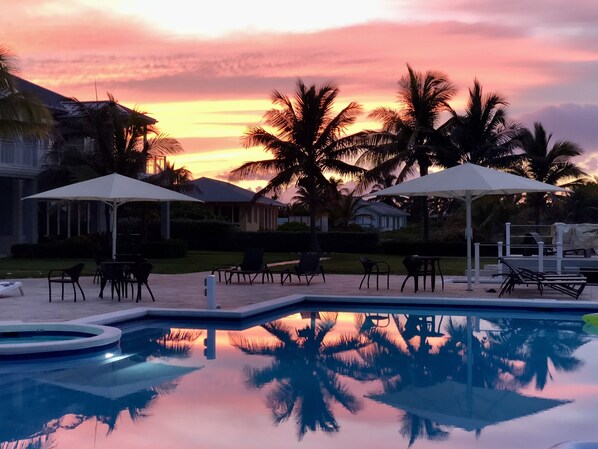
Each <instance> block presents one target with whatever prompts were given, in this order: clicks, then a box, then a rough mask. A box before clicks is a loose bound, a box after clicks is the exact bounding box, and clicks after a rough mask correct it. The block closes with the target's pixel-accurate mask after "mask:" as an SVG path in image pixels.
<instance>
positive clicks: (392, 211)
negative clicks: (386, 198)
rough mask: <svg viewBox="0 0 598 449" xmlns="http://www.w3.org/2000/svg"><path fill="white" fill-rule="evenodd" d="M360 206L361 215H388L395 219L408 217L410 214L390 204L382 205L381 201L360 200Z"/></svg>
mask: <svg viewBox="0 0 598 449" xmlns="http://www.w3.org/2000/svg"><path fill="white" fill-rule="evenodd" d="M359 205H360V206H362V205H363V207H361V208H360V209H359V213H360V214H366V213H370V214H375V215H386V216H395V217H408V216H409V214H408V213H407V212H405V211H404V210H402V209H399V208H398V207H394V206H391V205H390V204H386V203H381V202H379V201H366V200H363V199H362V200H360V201H359Z"/></svg>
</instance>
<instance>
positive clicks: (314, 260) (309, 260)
mask: <svg viewBox="0 0 598 449" xmlns="http://www.w3.org/2000/svg"><path fill="white" fill-rule="evenodd" d="M293 275H296V276H297V278H298V279H299V281H301V276H305V282H307V285H309V284H310V283H311V281H312V279H313V278H314V276H319V275H322V280H323V281H324V282H326V275H325V274H324V268H323V267H322V266H321V265H320V254H318V253H302V254H301V257H300V259H299V263H298V264H297V265H295V266H294V267H293V268H292V269H291V268H287V269H286V270H284V271H282V272H281V273H280V283H281V284H282V285H284V283H285V282H286V281H287V280H288V281H289V282H291V278H292V276H293Z"/></svg>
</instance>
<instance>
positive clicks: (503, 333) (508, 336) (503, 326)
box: [490, 318, 589, 390]
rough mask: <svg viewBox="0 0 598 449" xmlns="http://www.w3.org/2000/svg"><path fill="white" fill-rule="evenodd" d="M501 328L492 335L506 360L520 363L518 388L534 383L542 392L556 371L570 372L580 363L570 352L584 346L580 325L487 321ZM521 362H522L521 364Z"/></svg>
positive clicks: (549, 321)
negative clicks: (552, 369)
mask: <svg viewBox="0 0 598 449" xmlns="http://www.w3.org/2000/svg"><path fill="white" fill-rule="evenodd" d="M490 321H492V322H494V323H495V324H496V325H497V326H498V327H499V329H500V332H499V333H498V334H496V335H495V336H494V340H495V342H496V344H498V345H499V346H500V350H501V352H502V353H503V354H504V355H505V356H506V357H508V358H509V359H511V360H513V361H516V362H520V367H519V368H518V369H517V371H516V372H515V373H514V374H515V380H516V381H517V382H518V384H519V385H521V386H526V385H529V384H531V383H534V385H535V388H536V390H543V389H544V388H545V387H546V384H547V383H548V380H549V379H550V380H552V379H553V373H552V372H551V371H550V366H551V365H552V367H553V368H554V371H555V372H558V371H562V372H573V371H576V370H577V369H579V368H580V367H581V366H582V364H583V362H582V361H581V360H579V359H578V358H577V357H575V356H573V353H574V352H575V351H576V350H577V349H578V348H580V347H581V346H583V345H584V344H586V343H587V342H588V341H589V338H587V337H585V336H584V334H583V330H582V328H583V323H582V322H573V321H571V322H562V321H561V322H559V321H553V320H526V319H521V318H504V319H498V320H490ZM521 362H522V363H521Z"/></svg>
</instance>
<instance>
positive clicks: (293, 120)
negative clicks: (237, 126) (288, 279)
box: [231, 79, 363, 251]
mask: <svg viewBox="0 0 598 449" xmlns="http://www.w3.org/2000/svg"><path fill="white" fill-rule="evenodd" d="M338 94H339V89H338V87H336V86H335V85H333V84H324V85H322V86H319V87H318V86H316V85H312V86H306V85H305V84H304V83H303V81H302V80H301V79H299V80H298V81H297V86H296V89H295V93H294V95H293V97H292V98H291V97H288V96H286V95H283V94H282V93H280V92H278V91H276V90H275V91H274V92H273V94H272V103H273V104H274V105H275V107H276V108H274V109H270V110H269V111H267V112H266V113H265V114H264V122H265V124H266V125H267V126H268V127H271V128H272V129H273V130H274V132H273V133H271V132H270V131H268V130H267V129H266V128H264V127H263V126H261V125H252V126H249V127H248V128H247V130H246V132H245V137H244V139H243V143H244V145H245V146H246V147H254V146H261V147H263V148H264V149H265V151H267V152H268V153H271V154H272V158H271V159H265V160H261V161H254V162H247V163H245V164H243V165H241V166H240V167H238V168H236V169H235V170H233V172H232V173H231V179H233V180H234V179H243V178H247V177H249V176H254V175H262V176H263V175H266V176H272V178H271V179H270V181H268V184H267V185H266V186H265V187H264V188H262V189H261V190H260V191H258V192H257V193H256V196H260V195H264V194H266V193H269V192H275V193H276V192H278V191H279V190H280V189H281V188H283V187H287V186H291V185H301V186H302V187H304V188H305V190H306V192H308V193H309V198H310V208H309V212H310V234H311V247H312V250H313V251H319V250H320V245H319V242H318V238H317V234H316V218H317V214H318V195H317V193H318V189H321V188H322V187H323V186H329V185H330V181H329V180H328V179H327V178H326V174H327V173H336V174H338V175H340V176H356V175H358V174H360V173H361V172H362V171H363V169H361V168H359V167H356V166H354V165H351V164H349V163H348V162H345V161H344V159H345V158H347V157H350V156H351V155H353V154H354V152H355V151H356V138H355V136H348V135H346V134H345V133H346V130H347V127H349V126H350V125H352V124H353V123H355V120H356V118H357V116H358V115H359V114H360V113H361V106H360V105H359V104H357V103H354V102H351V103H349V104H348V105H347V106H345V107H344V108H343V109H341V111H340V112H339V113H338V114H335V113H334V103H335V100H336V98H337V96H338Z"/></svg>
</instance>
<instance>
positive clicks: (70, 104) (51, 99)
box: [12, 75, 157, 125]
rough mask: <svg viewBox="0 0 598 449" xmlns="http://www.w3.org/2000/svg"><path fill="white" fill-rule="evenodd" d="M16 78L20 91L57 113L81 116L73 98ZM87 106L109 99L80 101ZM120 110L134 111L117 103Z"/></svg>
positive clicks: (149, 121) (150, 122)
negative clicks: (35, 97) (35, 96)
mask: <svg viewBox="0 0 598 449" xmlns="http://www.w3.org/2000/svg"><path fill="white" fill-rule="evenodd" d="M12 76H13V78H14V80H15V86H16V88H17V90H18V91H19V92H29V93H32V94H35V95H37V96H38V97H39V99H40V100H41V101H42V102H43V103H44V104H45V105H46V106H47V107H48V108H49V109H51V110H52V112H53V113H55V114H60V115H63V116H65V117H67V118H77V117H80V116H81V111H80V110H79V109H78V108H77V107H75V104H76V101H77V100H75V99H73V98H68V97H65V96H64V95H61V94H59V93H57V92H54V91H52V90H50V89H46V88H45V87H42V86H39V85H37V84H35V83H32V82H31V81H27V80H25V79H23V78H20V77H18V76H14V75H12ZM79 103H81V104H82V105H84V106H85V107H86V108H92V109H100V108H102V107H104V106H106V105H108V104H109V101H107V100H102V101H80V102H79ZM117 107H118V110H119V112H120V113H121V114H122V115H123V116H125V117H128V116H129V115H131V113H133V110H132V109H130V108H128V107H126V106H123V105H122V104H120V103H117ZM141 117H142V118H143V119H144V121H145V122H146V123H147V124H148V125H154V124H155V123H156V122H157V120H156V119H154V118H152V117H150V116H149V115H146V114H141Z"/></svg>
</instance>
